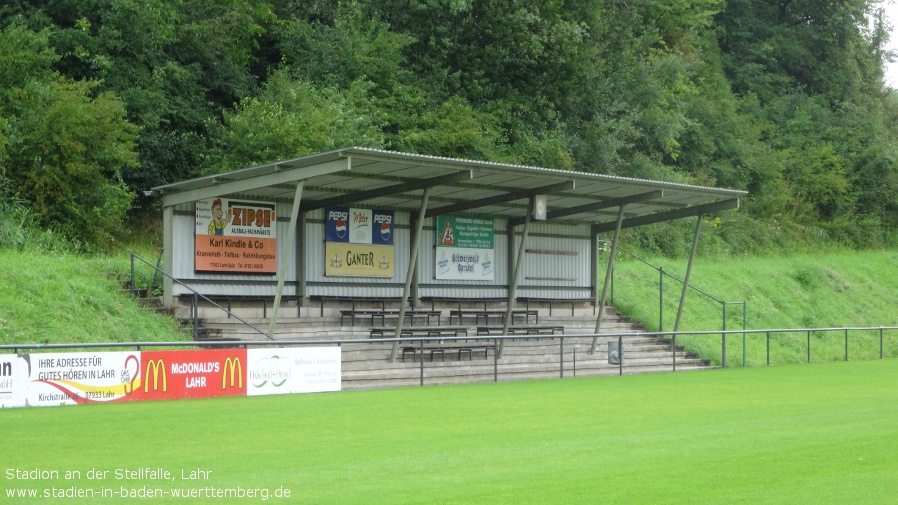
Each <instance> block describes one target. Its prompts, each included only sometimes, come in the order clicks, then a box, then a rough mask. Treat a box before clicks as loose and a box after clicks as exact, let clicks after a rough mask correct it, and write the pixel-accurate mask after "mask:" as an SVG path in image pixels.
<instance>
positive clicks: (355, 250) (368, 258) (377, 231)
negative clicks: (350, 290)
mask: <svg viewBox="0 0 898 505" xmlns="http://www.w3.org/2000/svg"><path fill="white" fill-rule="evenodd" d="M324 238H325V240H324V255H325V259H326V262H325V266H324V275H326V276H335V277H337V276H346V277H393V274H394V272H395V270H394V265H393V263H394V254H395V247H394V245H393V212H392V211H387V210H372V209H354V208H349V207H328V208H326V209H325V221H324Z"/></svg>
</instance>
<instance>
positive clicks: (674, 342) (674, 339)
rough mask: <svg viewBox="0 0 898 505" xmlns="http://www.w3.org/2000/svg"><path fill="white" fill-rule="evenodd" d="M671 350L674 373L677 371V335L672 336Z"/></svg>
mask: <svg viewBox="0 0 898 505" xmlns="http://www.w3.org/2000/svg"><path fill="white" fill-rule="evenodd" d="M670 350H671V352H672V354H673V371H674V372H676V371H677V334H676V333H674V334H673V335H671V339H670Z"/></svg>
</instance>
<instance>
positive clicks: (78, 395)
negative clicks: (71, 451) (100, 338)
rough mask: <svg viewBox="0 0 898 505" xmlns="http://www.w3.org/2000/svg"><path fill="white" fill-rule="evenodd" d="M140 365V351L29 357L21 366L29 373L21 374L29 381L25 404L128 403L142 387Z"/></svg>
mask: <svg viewBox="0 0 898 505" xmlns="http://www.w3.org/2000/svg"><path fill="white" fill-rule="evenodd" d="M140 365H141V363H140V352H138V351H134V352H72V353H47V354H29V355H26V356H24V357H23V360H22V362H21V363H20V365H19V366H20V368H25V369H26V370H20V372H21V374H22V375H23V376H25V377H27V381H28V384H27V391H26V392H25V393H24V394H25V398H24V400H25V404H26V405H30V406H50V405H75V404H79V403H102V402H114V401H126V400H128V399H129V398H128V395H130V394H131V392H132V391H133V390H134V388H135V387H140V380H139V375H140ZM23 386H24V384H23ZM20 391H23V389H20Z"/></svg>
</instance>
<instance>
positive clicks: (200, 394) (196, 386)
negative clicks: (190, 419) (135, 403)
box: [130, 349, 247, 400]
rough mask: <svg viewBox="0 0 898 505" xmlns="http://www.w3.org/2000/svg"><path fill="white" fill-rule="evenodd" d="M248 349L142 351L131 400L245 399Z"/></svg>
mask: <svg viewBox="0 0 898 505" xmlns="http://www.w3.org/2000/svg"><path fill="white" fill-rule="evenodd" d="M246 366H247V363H246V349H213V350H200V351H143V352H142V353H141V368H140V370H141V379H142V381H141V384H140V385H139V386H135V388H134V391H133V392H131V395H130V399H132V400H162V399H178V398H212V397H216V396H245V395H246V370H247V369H246Z"/></svg>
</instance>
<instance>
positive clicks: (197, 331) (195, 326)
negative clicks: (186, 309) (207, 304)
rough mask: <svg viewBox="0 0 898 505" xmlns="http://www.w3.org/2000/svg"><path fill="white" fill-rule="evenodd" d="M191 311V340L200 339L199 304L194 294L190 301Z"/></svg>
mask: <svg viewBox="0 0 898 505" xmlns="http://www.w3.org/2000/svg"><path fill="white" fill-rule="evenodd" d="M191 305H192V307H191V309H192V310H193V339H194V340H199V339H200V302H199V297H198V296H197V294H196V292H194V293H193V298H192V300H191Z"/></svg>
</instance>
